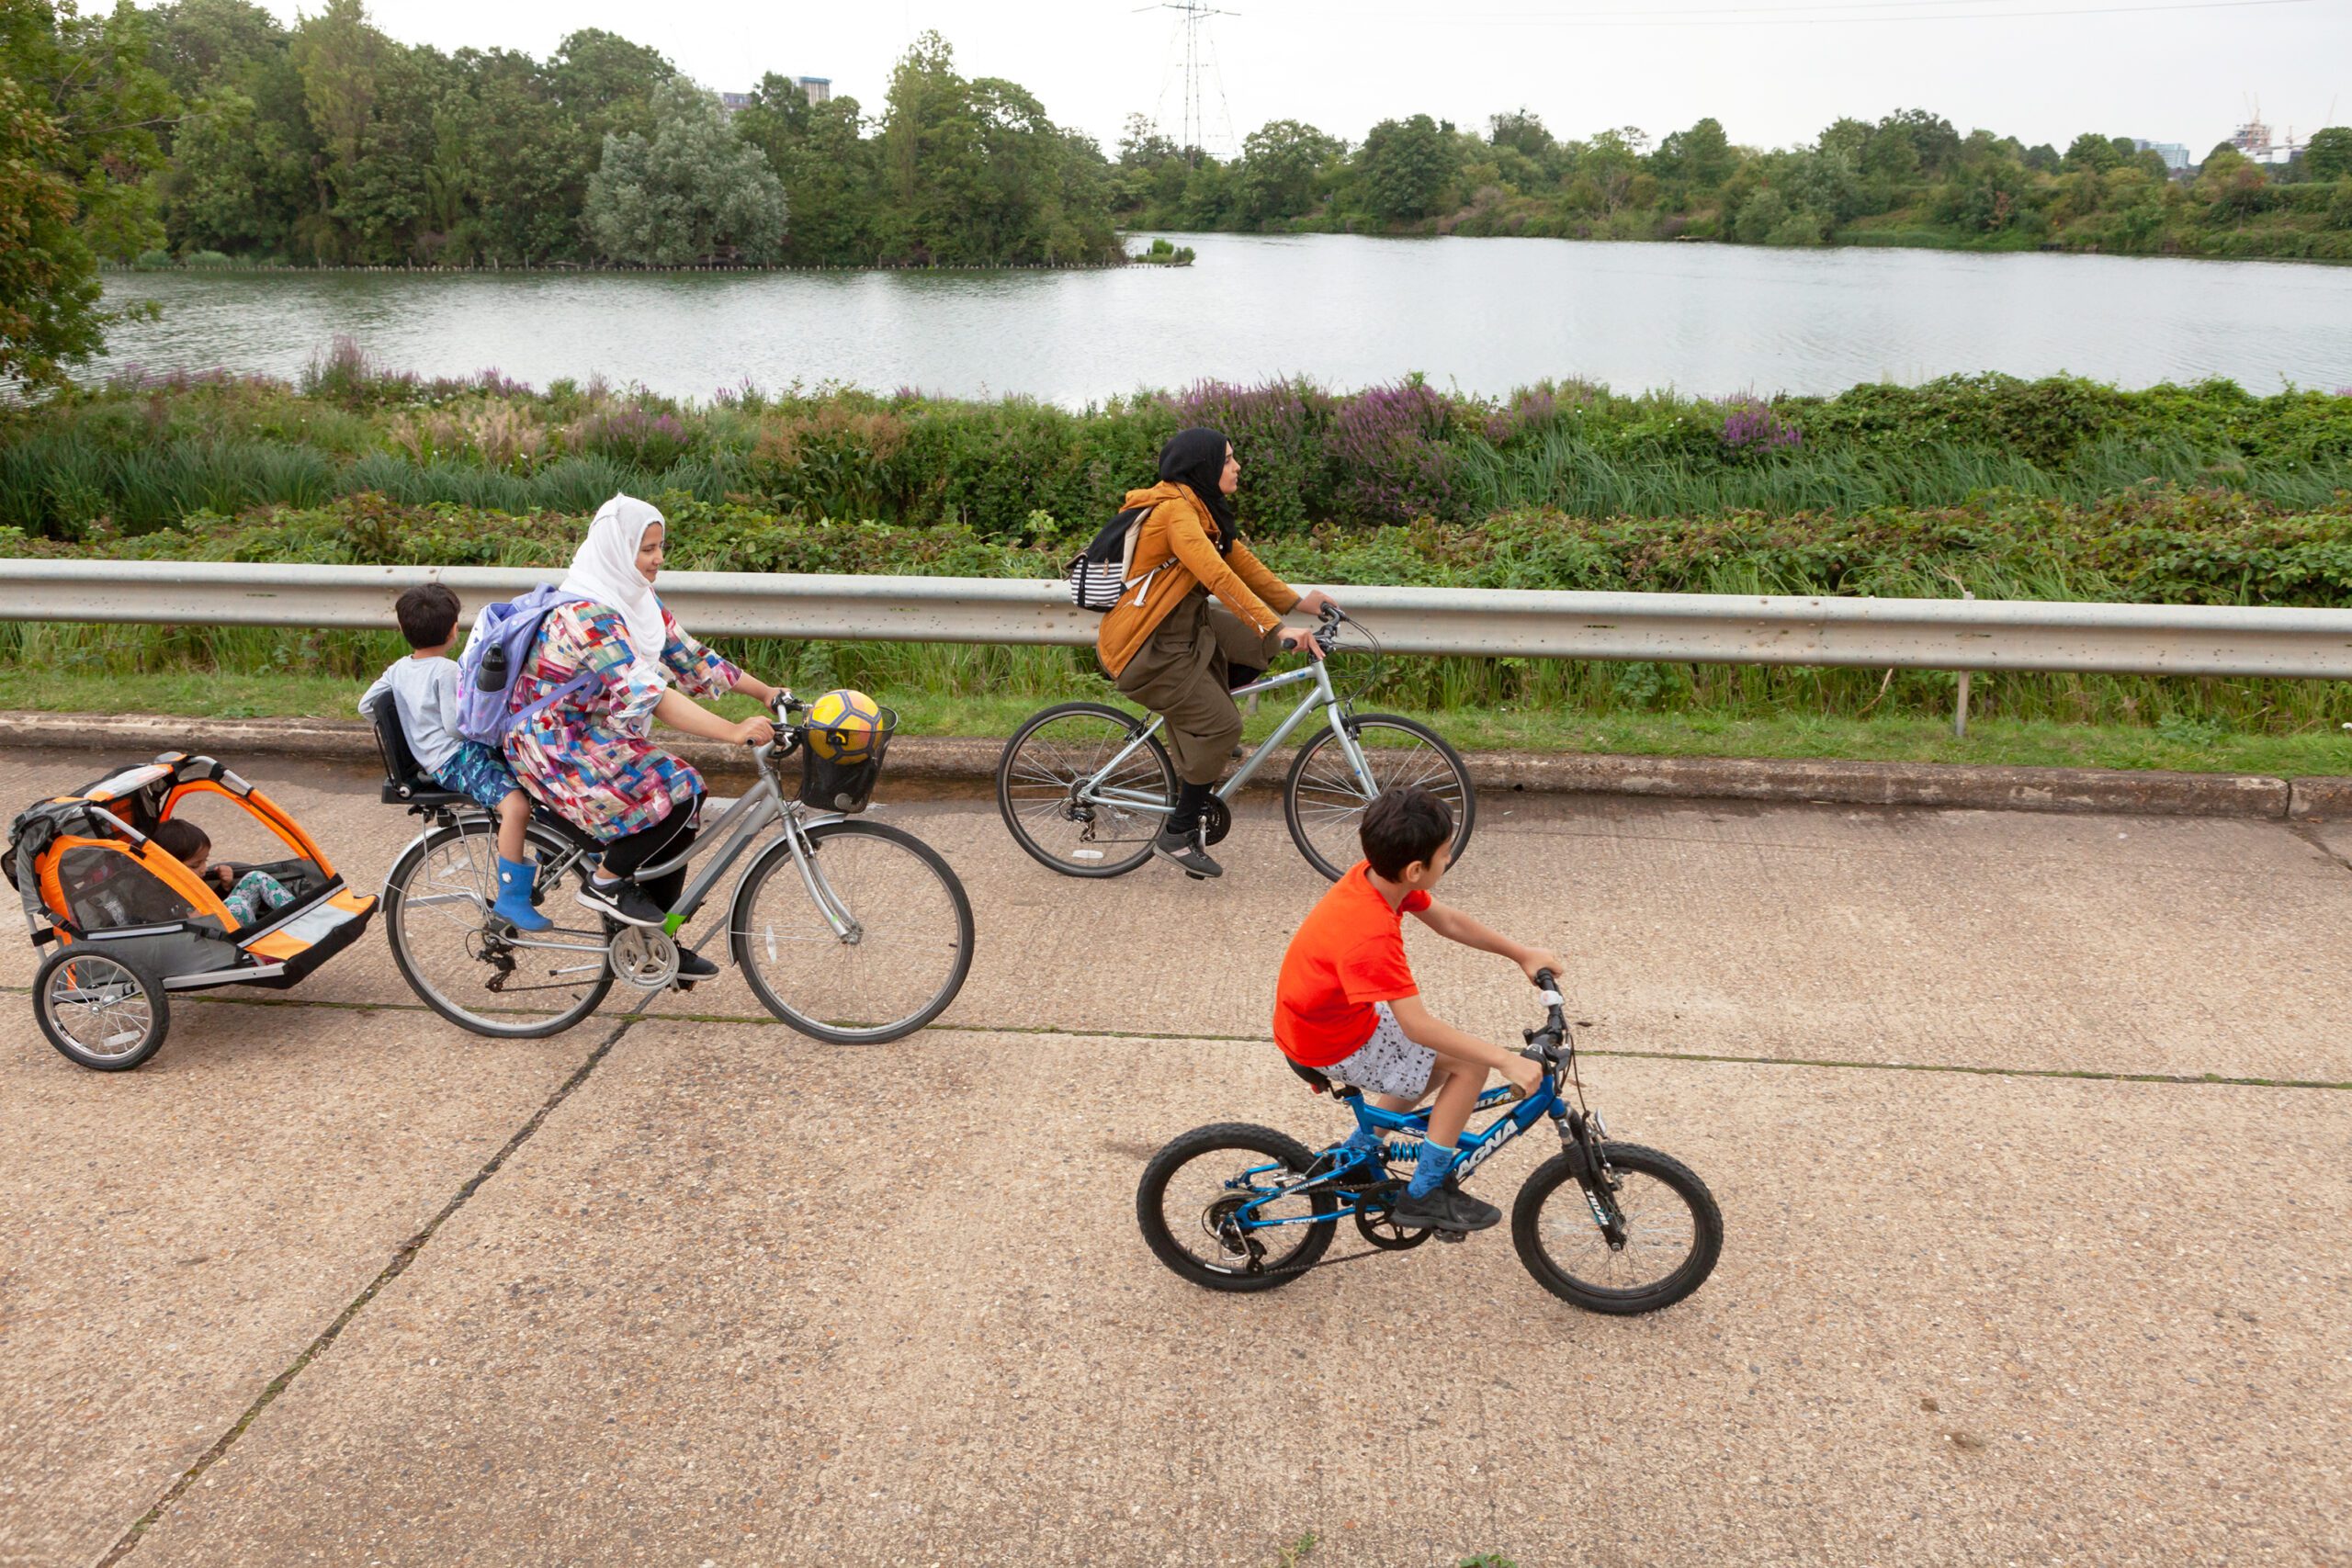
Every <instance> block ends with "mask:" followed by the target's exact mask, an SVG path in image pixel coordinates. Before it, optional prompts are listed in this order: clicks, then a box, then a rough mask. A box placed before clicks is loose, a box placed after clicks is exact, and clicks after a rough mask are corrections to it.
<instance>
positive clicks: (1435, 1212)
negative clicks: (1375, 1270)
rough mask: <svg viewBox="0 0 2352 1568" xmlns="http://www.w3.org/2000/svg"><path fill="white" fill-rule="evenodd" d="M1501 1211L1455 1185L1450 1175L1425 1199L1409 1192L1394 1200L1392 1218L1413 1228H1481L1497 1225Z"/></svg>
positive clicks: (1458, 1230)
mask: <svg viewBox="0 0 2352 1568" xmlns="http://www.w3.org/2000/svg"><path fill="white" fill-rule="evenodd" d="M1502 1217H1503V1212H1502V1211H1501V1210H1500V1209H1498V1208H1496V1207H1495V1206H1494V1205H1493V1204H1492V1203H1487V1202H1483V1201H1480V1200H1478V1199H1476V1198H1473V1197H1472V1196H1470V1194H1469V1193H1467V1192H1464V1190H1462V1189H1461V1188H1459V1187H1456V1186H1455V1185H1454V1184H1453V1179H1451V1178H1449V1179H1446V1180H1444V1181H1442V1182H1440V1183H1438V1185H1437V1186H1435V1187H1433V1188H1431V1189H1430V1195H1429V1196H1428V1197H1426V1198H1416V1197H1413V1196H1412V1195H1411V1194H1410V1193H1408V1194H1407V1195H1406V1196H1404V1197H1402V1198H1399V1199H1398V1200H1397V1208H1396V1212H1395V1215H1394V1218H1395V1219H1396V1222H1397V1224H1399V1225H1401V1226H1403V1227H1404V1228H1405V1229H1407V1230H1414V1231H1453V1232H1455V1233H1456V1234H1459V1233H1462V1232H1464V1231H1482V1230H1485V1229H1486V1228H1487V1226H1489V1225H1492V1224H1499V1223H1500V1222H1501V1220H1502Z"/></svg>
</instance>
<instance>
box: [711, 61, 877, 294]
mask: <svg viewBox="0 0 2352 1568" xmlns="http://www.w3.org/2000/svg"><path fill="white" fill-rule="evenodd" d="M862 129H863V128H862V120H861V118H860V115H859V110H858V106H857V100H856V99H855V98H852V97H846V96H844V97H838V98H830V99H828V100H826V101H825V102H824V103H821V104H811V103H810V102H809V96H808V94H806V93H804V92H802V91H801V90H800V86H799V85H798V84H797V83H796V82H794V81H792V80H791V79H790V78H789V77H785V76H778V75H775V74H773V73H771V74H769V75H767V76H765V77H763V78H762V79H761V82H760V86H759V90H758V92H756V93H755V94H753V95H752V102H751V103H750V104H749V105H748V106H746V107H743V108H741V109H739V110H738V111H736V115H735V133H736V134H737V135H738V136H741V138H743V140H745V141H749V142H750V143H752V145H753V146H754V147H757V148H758V149H759V150H760V151H761V152H763V153H765V154H766V156H767V160H768V166H769V167H770V168H772V169H774V170H775V174H776V177H777V178H778V179H779V180H781V181H783V182H784V188H785V189H786V190H787V191H789V192H790V193H791V195H792V227H791V230H790V231H789V232H788V233H787V234H786V236H785V254H786V257H788V258H789V259H790V260H793V261H796V262H800V263H805V264H810V265H856V264H858V263H863V262H870V261H872V260H873V259H874V256H875V237H874V209H875V204H876V200H877V198H878V195H879V192H878V189H877V186H876V179H877V171H876V164H875V159H874V147H873V144H872V143H871V142H870V141H866V140H865V137H864V135H863V133H862Z"/></svg>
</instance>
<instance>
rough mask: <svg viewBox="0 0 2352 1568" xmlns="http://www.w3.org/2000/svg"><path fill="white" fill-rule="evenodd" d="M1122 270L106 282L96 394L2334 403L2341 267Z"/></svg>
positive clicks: (2347, 330)
mask: <svg viewBox="0 0 2352 1568" xmlns="http://www.w3.org/2000/svg"><path fill="white" fill-rule="evenodd" d="M1173 237H1174V238H1177V239H1179V240H1180V241H1182V243H1187V244H1191V245H1193V246H1194V247H1195V248H1196V249H1197V250H1198V251H1199V253H1200V260H1199V262H1198V263H1197V265H1193V266H1191V267H1185V268H1172V269H1170V268H1159V267H1131V268H1126V269H1124V270H1120V271H1112V272H994V273H989V272H974V273H911V272H902V273H744V274H707V275H706V274H659V275H608V276H566V275H559V274H529V275H507V276H492V275H482V274H453V275H447V276H435V275H432V274H373V273H362V274H340V273H324V274H301V273H290V274H242V275H241V274H215V275H184V274H146V273H140V274H112V275H109V276H108V277H107V297H108V298H109V299H115V300H127V299H154V300H157V301H160V302H161V303H162V305H163V307H164V315H163V319H162V320H161V321H155V322H142V323H135V324H131V325H127V326H124V327H121V328H119V329H117V331H116V332H115V333H114V336H113V344H112V347H113V352H112V354H111V355H109V357H108V359H107V361H106V362H105V363H104V364H103V365H102V366H101V367H100V368H101V370H104V369H108V368H115V367H120V366H123V365H127V364H140V365H144V366H146V367H150V368H188V369H197V368H202V367H209V366H214V365H222V366H227V367H230V368H232V369H235V370H240V371H266V372H270V373H272V374H276V375H279V376H289V377H290V376H292V375H293V374H295V373H296V372H298V371H299V370H300V368H301V367H302V366H303V364H304V363H305V362H306V361H307V360H308V359H309V357H310V356H311V354H312V353H313V352H315V351H316V350H317V349H319V348H320V347H321V346H322V345H323V344H325V343H326V342H327V341H328V340H329V339H330V338H331V337H333V336H334V334H335V333H351V334H353V335H355V336H356V337H357V338H358V339H359V340H360V342H361V343H363V344H366V345H367V346H368V348H369V349H370V350H372V351H374V352H375V353H376V354H377V355H379V356H380V357H381V358H383V359H384V360H386V361H387V362H389V363H390V364H392V365H395V366H398V367H403V368H407V369H412V370H416V371H420V372H423V373H424V374H427V375H463V374H468V373H470V372H473V371H476V370H481V369H483V368H486V367H496V368H497V369H500V370H502V371H503V372H505V374H507V375H508V376H511V377H515V378H519V379H521V380H525V381H529V382H532V383H534V384H537V385H540V386H544V385H546V384H547V383H548V381H550V380H552V379H554V378H557V377H562V376H570V377H573V378H586V377H587V376H589V375H590V374H591V373H602V374H603V375H605V377H607V378H610V379H612V380H614V381H616V382H627V381H639V382H642V383H643V384H644V385H645V386H647V387H649V388H651V389H655V390H657V391H661V392H665V393H671V394H676V395H683V396H688V397H694V398H707V397H709V396H710V395H711V393H712V392H713V391H714V390H716V389H718V388H720V387H725V386H731V385H734V384H736V383H739V382H741V380H742V379H743V378H746V377H748V378H751V379H752V381H753V382H754V383H756V384H758V385H760V386H762V387H766V388H770V389H774V388H779V387H783V386H786V385H788V384H790V383H792V382H794V381H799V382H801V383H803V384H806V385H811V386H813V385H816V384H819V383H823V382H828V381H831V382H845V383H852V384H854V385H858V386H862V387H866V388H870V389H876V390H882V391H888V390H890V389H895V388H899V387H902V386H903V387H915V388H920V389H923V390H926V391H939V392H952V393H956V394H961V395H982V394H992V393H1003V392H1021V393H1028V394H1032V395H1034V396H1036V397H1040V398H1046V399H1050V400H1056V401H1059V402H1063V403H1068V404H1072V405H1076V404H1082V403H1084V402H1087V401H1089V400H1096V399H1101V398H1105V397H1110V396H1114V395H1116V394H1119V393H1123V392H1128V391H1132V390H1134V389H1136V388H1138V387H1176V386H1182V385H1184V384H1187V383H1189V382H1192V381H1194V380H1198V379H1201V378H1222V379H1227V380H1241V381H1247V380H1254V379H1257V378H1262V377H1268V376H1279V375H1301V374H1303V375H1306V376H1310V377H1313V378H1316V379H1317V380H1319V381H1321V382H1323V383H1324V384H1325V385H1327V386H1330V387H1334V388H1342V389H1344V388H1353V387H1360V386H1363V385H1367V384H1369V383H1373V382H1378V381H1387V380H1393V379H1395V378H1397V377H1398V376H1401V375H1403V374H1405V373H1406V372H1408V371H1413V370H1419V371H1422V372H1424V373H1426V374H1427V375H1428V376H1429V377H1430V379H1431V380H1433V381H1435V382H1438V383H1440V384H1448V383H1451V384H1453V385H1457V386H1459V387H1461V388H1463V389H1465V390H1471V391H1477V392H1486V393H1498V392H1504V391H1508V390H1510V389H1511V388H1513V387H1517V386H1522V385H1526V384H1528V383H1531V382H1534V381H1538V380H1542V379H1544V378H1567V377H1580V378H1586V379H1589V380H1596V381H1602V382H1606V383H1608V384H1609V385H1611V386H1612V387H1615V388H1618V389H1621V390H1637V389H1645V388H1654V387H1673V388H1676V389H1680V390H1682V391H1685V392H1691V393H1701V394H1707V395H1722V394H1726V393H1731V392H1736V391H1744V390H1745V391H1757V392H1768V391H1774V390H1786V391H1794V392H1834V391H1837V390H1838V389H1841V388H1844V387H1849V386H1851V385H1853V384H1854V383H1855V382H1858V381H1869V380H1897V381H1918V380H1924V379H1926V378H1930V377H1934V376H1939V375H1943V374H1946V373H1947V372H1951V371H1977V370H2006V371H2010V372H2013V373H2015V374H2017V375H2020V376H2039V375H2044V374H2048V373H2051V372H2054V371H2062V370H2063V371H2071V372H2074V373H2075V374H2078V375H2086V376H2092V377H2096V378H2099V379H2101V380H2108V381H2114V382H2117V383H2119V384H2120V385H2123V386H2127V387H2141V386H2146V385H2149V384H2151V383H2153V382H2157V381H2166V380H2171V381H2185V380H2194V379H2198V378H2203V377H2208V376H2226V377H2229V378H2233V379H2234V380H2236V381H2238V382H2239V383H2240V384H2242V385H2244V386H2245V387H2246V388H2248V389H2252V390H2256V391H2272V390H2276V389H2278V387H2279V386H2281V385H2282V384H2283V383H2288V382H2292V383H2294V384H2296V385H2299V386H2304V387H2319V388H2324V389H2335V388H2339V387H2352V267H2327V266H2314V265H2291V264H2280V263H2262V262H2201V261H2172V260H2162V259H2143V258H2121V257H2108V256H2075V255H2039V254H2033V255H1973V254H1953V253H1950V252H1941V251H1906V250H1835V251H1774V250H1759V249H1754V248H1748V247H1739V246H1729V245H1705V244H1600V243H1580V242H1576V241H1567V240H1506V239H1425V240H1383V239H1364V238H1359V237H1355V236H1349V235H1297V236H1282V237H1269V236H1244V235H1231V234H1200V235H1178V236H1173Z"/></svg>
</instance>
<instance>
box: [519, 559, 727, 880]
mask: <svg viewBox="0 0 2352 1568" xmlns="http://www.w3.org/2000/svg"><path fill="white" fill-rule="evenodd" d="M662 629H663V631H664V632H666V633H667V634H668V635H667V637H666V639H665V640H664V642H663V643H662V663H664V664H666V665H668V666H669V667H670V671H671V673H672V674H673V675H674V676H675V677H676V678H677V682H678V688H679V690H681V691H683V692H684V693H686V694H688V695H689V696H697V697H715V696H718V695H720V694H724V693H726V692H729V691H732V690H733V689H734V686H735V682H737V681H739V680H741V678H742V673H743V672H742V671H740V670H738V669H736V668H735V666H734V665H732V664H729V662H728V661H727V660H724V659H721V658H720V657H718V655H717V654H715V653H713V652H711V650H710V649H707V648H705V647H704V646H703V645H702V644H701V643H698V642H696V641H695V639H694V638H693V637H688V636H687V635H686V634H685V633H684V631H683V630H681V629H680V628H679V626H678V623H677V621H676V620H675V619H673V617H672V616H671V615H670V612H669V611H667V610H664V611H662ZM635 657H636V656H635V653H634V651H633V650H632V649H630V647H629V641H628V626H626V625H625V624H624V623H623V622H622V620H621V613H620V612H619V611H618V610H616V609H612V608H610V607H609V606H607V605H604V604H592V603H589V602H587V601H585V600H583V601H582V602H580V603H578V604H561V605H558V606H557V607H556V608H555V609H553V610H550V611H548V617H547V619H546V620H544V621H542V622H540V623H539V641H538V646H537V648H535V649H532V652H531V658H530V661H529V662H528V663H527V664H526V665H525V666H524V668H523V672H522V673H521V674H520V675H518V676H516V677H515V688H514V693H513V694H512V696H511V697H510V698H509V699H508V700H509V702H510V704H511V705H512V708H513V709H514V710H515V711H520V710H521V709H523V708H526V707H528V706H530V705H531V704H533V703H535V702H537V700H538V699H539V698H540V697H542V696H544V695H545V694H548V692H550V691H553V690H554V689H555V688H556V687H558V686H560V685H562V684H563V683H564V682H567V681H569V680H571V678H572V677H573V676H574V675H576V674H578V673H579V672H580V671H582V670H591V671H594V672H595V673H596V675H597V676H598V678H599V684H597V685H595V686H593V687H590V688H589V689H588V690H586V691H584V692H579V693H575V694H572V695H571V696H568V697H563V698H560V699H559V700H558V701H556V702H555V703H553V704H550V705H548V707H547V708H545V709H543V710H542V711H541V712H539V713H537V714H536V715H534V716H531V717H530V718H528V719H526V720H525V721H524V722H523V723H521V724H519V725H517V726H515V728H514V730H513V731H512V732H510V733H509V734H508V735H507V737H506V761H507V762H508V763H509V764H510V765H511V766H512V767H513V768H514V770H515V782H516V783H517V784H521V785H522V786H523V787H524V788H525V789H526V790H527V791H529V792H530V794H531V795H532V797H533V798H534V799H536V800H538V801H540V802H541V803H543V804H544V805H546V806H548V807H551V808H552V809H554V810H555V811H556V812H558V813H559V814H560V815H561V816H562V817H563V818H565V819H566V820H567V821H570V822H571V823H573V824H575V825H576V826H578V827H579V828H581V829H582V830H584V831H586V832H587V833H589V834H591V835H592V836H594V837H595V838H597V839H599V840H603V841H605V842H606V843H610V842H611V841H612V840H615V839H622V838H627V837H628V835H629V834H631V833H636V832H640V831H642V830H643V829H647V828H650V827H652V826H653V825H654V824H655V823H657V822H659V821H661V820H662V818H665V817H667V816H669V815H670V812H671V810H672V808H673V807H678V806H683V805H684V804H685V803H686V802H688V801H691V800H692V799H694V797H695V795H699V794H701V793H702V787H703V786H702V775H701V774H700V773H695V771H694V769H692V768H690V767H688V766H687V765H686V764H685V763H684V762H682V761H679V760H678V759H677V758H675V757H673V756H672V755H671V754H670V753H669V752H667V751H664V750H662V748H660V747H659V746H656V745H654V744H653V742H652V741H650V740H649V739H646V734H647V731H648V730H649V729H650V728H651V725H652V719H653V707H654V705H655V704H657V703H659V702H660V701H661V700H662V685H661V683H660V682H656V681H650V680H644V679H639V678H633V677H632V676H631V675H630V674H629V666H630V664H631V663H632V661H633V660H634V659H635Z"/></svg>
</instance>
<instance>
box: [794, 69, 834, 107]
mask: <svg viewBox="0 0 2352 1568" xmlns="http://www.w3.org/2000/svg"><path fill="white" fill-rule="evenodd" d="M793 85H794V86H796V87H797V88H799V89H800V96H802V97H805V98H807V99H808V100H809V102H810V103H812V104H821V103H827V102H830V101H831V98H832V96H833V79H832V78H831V76H802V77H799V78H797V80H795V81H794V83H793Z"/></svg>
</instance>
